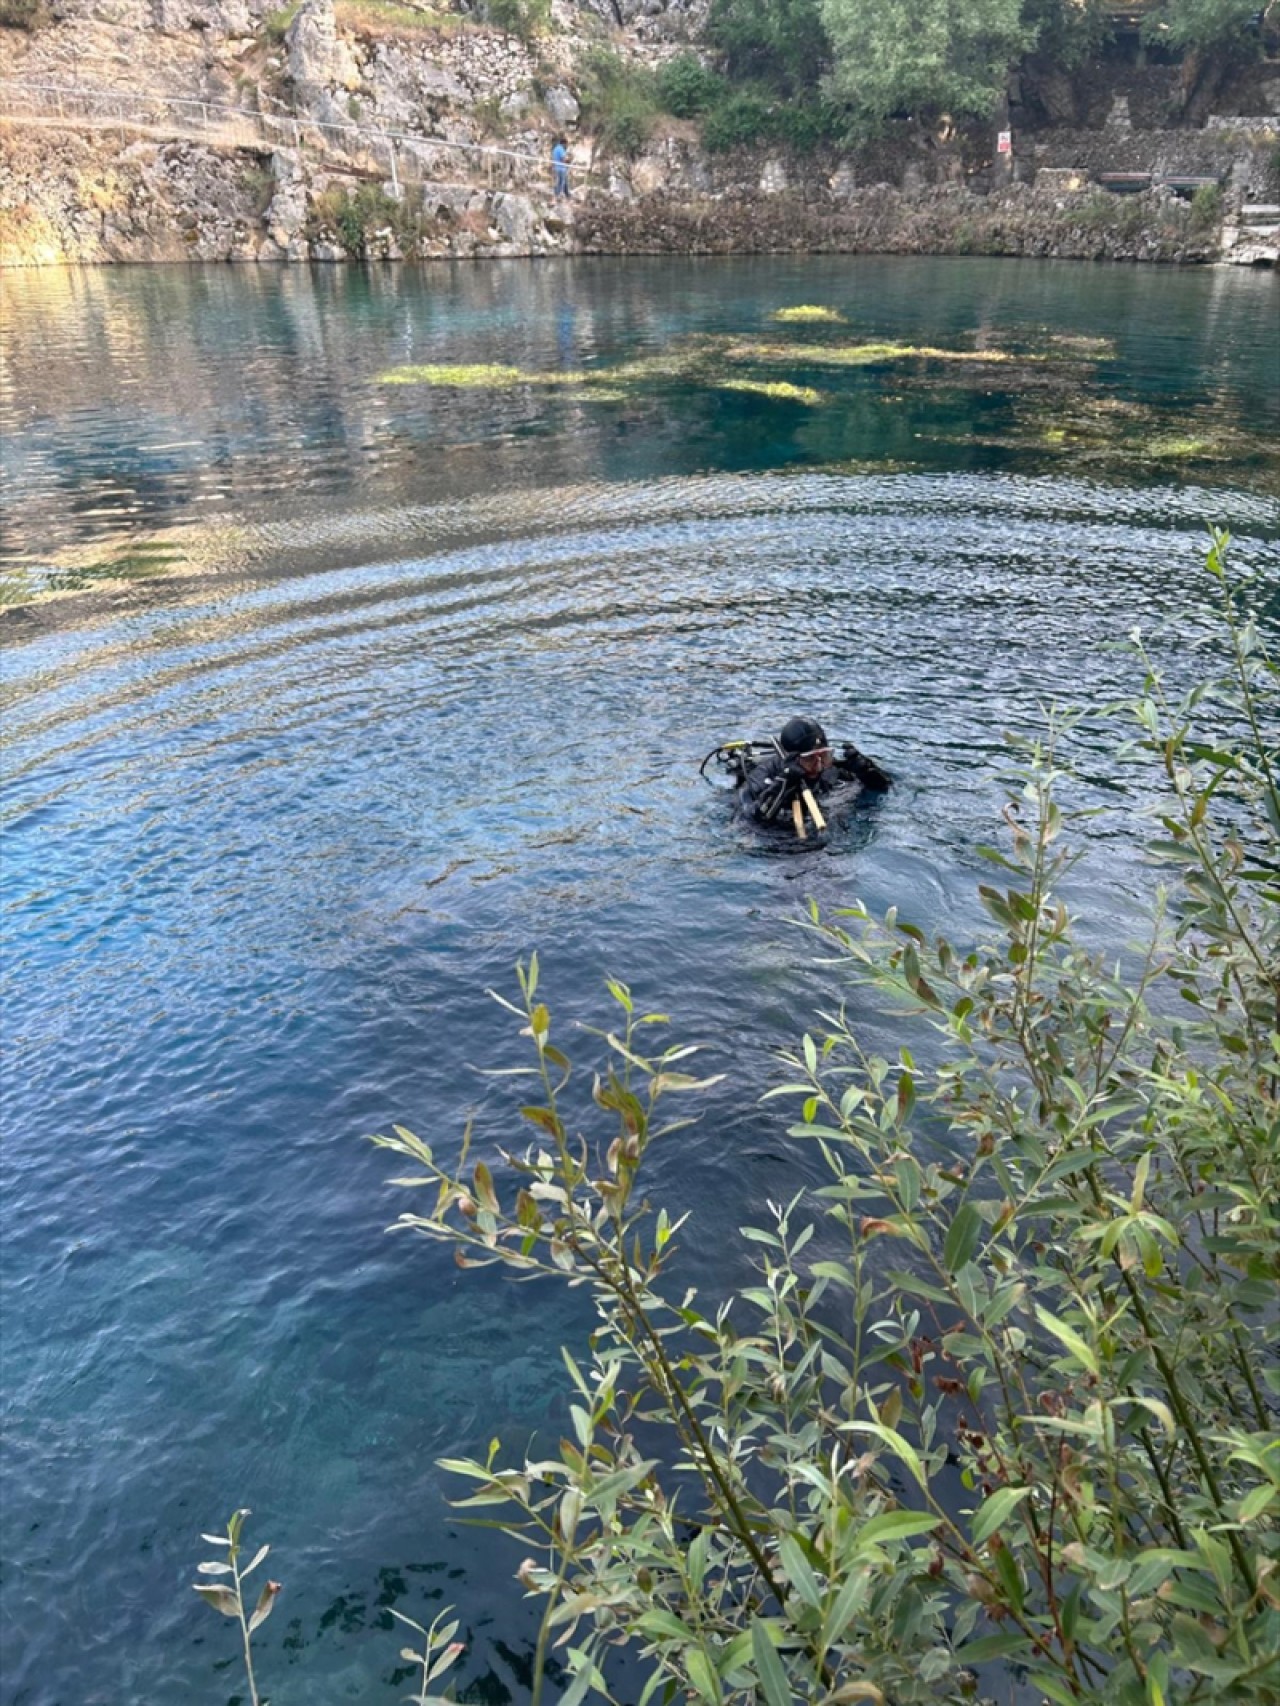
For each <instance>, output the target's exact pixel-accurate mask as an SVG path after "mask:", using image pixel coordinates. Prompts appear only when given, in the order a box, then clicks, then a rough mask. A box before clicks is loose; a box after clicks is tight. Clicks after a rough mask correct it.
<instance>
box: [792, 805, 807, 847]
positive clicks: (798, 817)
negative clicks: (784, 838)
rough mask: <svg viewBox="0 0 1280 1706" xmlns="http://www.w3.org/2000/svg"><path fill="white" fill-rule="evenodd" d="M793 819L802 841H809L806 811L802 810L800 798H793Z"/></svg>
mask: <svg viewBox="0 0 1280 1706" xmlns="http://www.w3.org/2000/svg"><path fill="white" fill-rule="evenodd" d="M791 821H792V823H794V824H795V826H796V834H797V835H798V836H799V837H800V839H801V841H807V840H808V835H807V833H806V830H805V827H804V813H803V812H802V811H801V810H800V802H799V800H792V802H791Z"/></svg>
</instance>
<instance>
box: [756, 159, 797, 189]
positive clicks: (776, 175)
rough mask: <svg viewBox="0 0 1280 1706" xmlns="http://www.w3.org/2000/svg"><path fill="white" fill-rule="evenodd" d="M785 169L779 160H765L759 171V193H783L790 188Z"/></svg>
mask: <svg viewBox="0 0 1280 1706" xmlns="http://www.w3.org/2000/svg"><path fill="white" fill-rule="evenodd" d="M790 187H791V186H790V184H789V183H788V181H787V169H786V167H785V166H784V165H783V164H782V161H781V160H776V159H775V160H766V161H765V163H764V166H763V167H762V168H761V172H760V194H761V195H785V194H786V192H787V190H788V189H790Z"/></svg>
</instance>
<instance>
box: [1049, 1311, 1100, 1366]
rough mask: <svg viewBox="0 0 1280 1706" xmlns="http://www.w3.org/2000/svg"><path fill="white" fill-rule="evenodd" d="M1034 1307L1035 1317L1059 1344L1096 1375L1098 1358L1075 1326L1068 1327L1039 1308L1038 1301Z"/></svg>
mask: <svg viewBox="0 0 1280 1706" xmlns="http://www.w3.org/2000/svg"><path fill="white" fill-rule="evenodd" d="M1035 1307H1036V1319H1037V1320H1038V1321H1039V1323H1040V1325H1041V1326H1042V1327H1044V1328H1045V1329H1046V1330H1047V1331H1048V1332H1050V1333H1052V1334H1053V1336H1054V1338H1055V1339H1057V1340H1058V1342H1059V1343H1060V1344H1062V1345H1065V1346H1066V1348H1067V1349H1068V1350H1069V1351H1070V1352H1071V1355H1072V1356H1073V1357H1074V1358H1075V1360H1076V1361H1077V1362H1078V1363H1079V1364H1080V1365H1081V1366H1082V1367H1083V1368H1086V1369H1088V1371H1089V1373H1090V1374H1092V1375H1095V1376H1096V1375H1097V1374H1098V1359H1097V1357H1096V1356H1095V1355H1094V1353H1093V1351H1092V1349H1091V1348H1090V1347H1089V1346H1088V1345H1087V1344H1086V1343H1085V1341H1084V1340H1083V1339H1082V1338H1081V1337H1080V1335H1079V1333H1077V1332H1076V1330H1075V1328H1074V1327H1069V1326H1068V1325H1067V1323H1066V1322H1065V1321H1062V1320H1059V1318H1058V1317H1057V1316H1056V1315H1051V1314H1050V1313H1049V1311H1048V1310H1047V1309H1043V1308H1041V1306H1040V1305H1039V1304H1038V1303H1037V1304H1036V1306H1035Z"/></svg>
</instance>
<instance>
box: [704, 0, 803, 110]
mask: <svg viewBox="0 0 1280 1706" xmlns="http://www.w3.org/2000/svg"><path fill="white" fill-rule="evenodd" d="M707 35H708V38H709V39H710V41H711V42H712V43H713V45H714V46H715V47H717V48H718V49H719V50H720V52H721V54H722V55H723V58H724V67H725V71H726V73H727V74H728V75H729V76H730V77H731V78H732V79H733V80H734V81H736V82H747V83H759V84H761V85H762V86H763V87H764V88H766V89H769V90H772V91H774V92H775V93H777V94H779V95H786V96H793V95H801V96H803V95H811V94H813V93H814V92H815V91H816V89H817V87H818V83H819V81H820V79H821V78H822V76H823V74H824V73H825V72H826V71H827V69H828V67H829V66H830V63H831V42H830V38H829V37H828V34H827V30H826V26H825V25H824V23H823V20H822V16H821V12H820V7H819V0H712V5H711V11H710V14H709V17H708V21H707Z"/></svg>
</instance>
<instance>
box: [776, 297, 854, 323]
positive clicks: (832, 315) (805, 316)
mask: <svg viewBox="0 0 1280 1706" xmlns="http://www.w3.org/2000/svg"><path fill="white" fill-rule="evenodd" d="M770 318H771V319H774V320H778V321H781V323H782V324H783V325H785V326H804V325H824V324H825V325H832V326H843V325H844V323H845V318H844V315H843V314H841V313H838V312H837V311H836V309H834V308H821V307H818V306H816V305H814V304H812V303H803V302H802V303H798V304H797V305H796V306H795V307H794V308H775V309H774V311H773V314H772V315H771V316H770Z"/></svg>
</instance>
